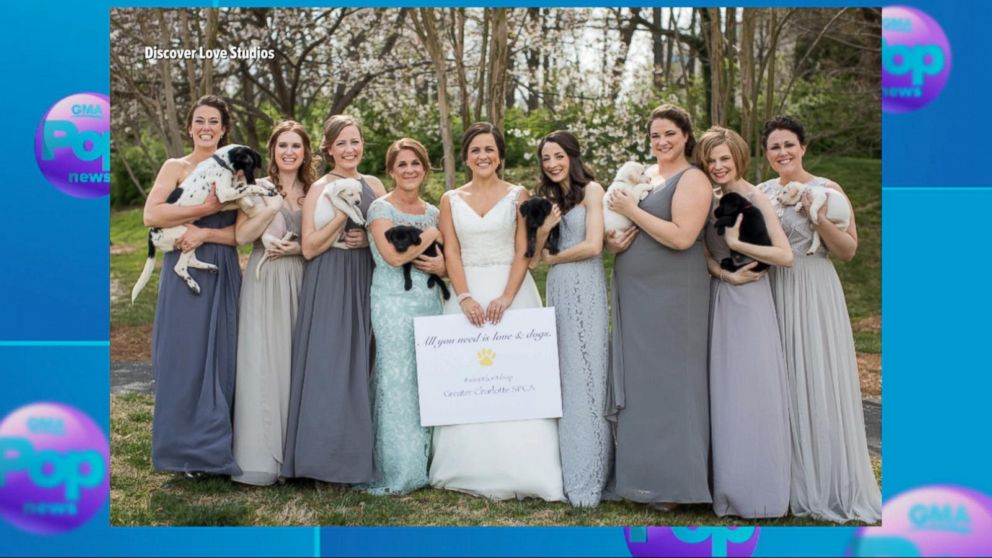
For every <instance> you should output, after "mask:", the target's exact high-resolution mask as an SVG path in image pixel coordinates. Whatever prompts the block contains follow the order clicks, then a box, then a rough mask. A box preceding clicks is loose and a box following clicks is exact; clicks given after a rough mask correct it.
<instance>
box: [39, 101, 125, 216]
mask: <svg viewBox="0 0 992 558" xmlns="http://www.w3.org/2000/svg"><path fill="white" fill-rule="evenodd" d="M34 157H35V160H37V161H38V168H39V169H41V174H43V175H45V178H47V179H48V181H49V182H51V183H52V184H53V185H54V186H55V187H56V188H58V189H59V190H62V191H63V192H64V193H66V194H69V195H70V196H76V197H77V198H99V197H101V196H106V195H107V194H109V193H110V99H109V98H108V97H107V96H106V95H102V94H100V93H76V94H75V95H69V96H68V97H66V98H64V99H62V100H61V101H59V102H57V103H55V106H53V107H52V108H51V109H49V111H48V113H46V114H45V117H44V118H42V119H41V122H40V123H39V124H38V130H37V131H36V132H35V135H34Z"/></svg>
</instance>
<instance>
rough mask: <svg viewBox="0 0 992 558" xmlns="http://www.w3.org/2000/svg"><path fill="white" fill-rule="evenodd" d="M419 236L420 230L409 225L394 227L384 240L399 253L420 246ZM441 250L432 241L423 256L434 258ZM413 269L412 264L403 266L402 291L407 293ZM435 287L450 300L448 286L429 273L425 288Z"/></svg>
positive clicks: (435, 242) (410, 285)
mask: <svg viewBox="0 0 992 558" xmlns="http://www.w3.org/2000/svg"><path fill="white" fill-rule="evenodd" d="M420 234H421V230H420V229H418V228H417V227H411V226H409V225H396V226H395V227H392V228H390V229H388V230H387V231H386V240H388V241H389V243H390V244H392V245H393V248H396V251H397V252H399V253H401V254H402V253H403V252H406V251H407V250H408V249H409V248H410V247H411V246H420V242H421V240H420ZM440 249H441V243H440V242H437V241H434V242H433V243H431V245H430V246H429V247H428V248H427V249H426V250H424V254H425V255H427V256H431V257H436V256H437V254H438V250H440ZM411 267H413V262H407V263H405V264H403V289H404V290H407V291H409V290H410V289H412V288H413V280H412V279H411V278H410V268H411ZM434 286H437V288H439V289H441V296H442V297H443V298H444V300H448V299H449V298H451V293H450V292H449V291H448V286H447V285H445V284H444V280H443V279H441V278H440V277H438V276H437V275H435V274H433V273H431V275H430V277H428V278H427V288H428V289H429V288H432V287H434Z"/></svg>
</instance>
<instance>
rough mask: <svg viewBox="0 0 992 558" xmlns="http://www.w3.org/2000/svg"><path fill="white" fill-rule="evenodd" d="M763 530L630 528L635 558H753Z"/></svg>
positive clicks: (629, 544) (626, 532)
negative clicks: (666, 557) (733, 557)
mask: <svg viewBox="0 0 992 558" xmlns="http://www.w3.org/2000/svg"><path fill="white" fill-rule="evenodd" d="M760 531H761V528H760V527H627V528H625V529H624V536H625V537H626V539H627V548H628V549H629V550H630V554H631V556H634V557H635V558H639V557H641V556H751V555H752V554H754V549H755V548H756V547H757V546H758V536H759V534H760Z"/></svg>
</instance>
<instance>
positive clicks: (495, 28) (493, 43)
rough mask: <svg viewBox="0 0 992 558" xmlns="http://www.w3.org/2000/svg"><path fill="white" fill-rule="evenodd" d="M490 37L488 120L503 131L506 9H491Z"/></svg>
mask: <svg viewBox="0 0 992 558" xmlns="http://www.w3.org/2000/svg"><path fill="white" fill-rule="evenodd" d="M491 13H492V36H491V39H490V42H489V83H488V84H487V85H488V88H487V89H488V91H487V97H488V99H487V101H488V103H487V104H488V111H487V114H488V118H489V122H491V123H492V124H493V125H494V126H496V127H497V128H499V129H500V130H502V129H503V119H504V117H505V114H506V108H505V107H506V82H507V75H506V74H507V65H508V62H509V55H510V52H509V44H508V39H509V37H508V34H509V30H508V28H507V21H506V20H507V8H493V9H492V10H491Z"/></svg>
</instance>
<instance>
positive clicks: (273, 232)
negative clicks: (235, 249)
mask: <svg viewBox="0 0 992 558" xmlns="http://www.w3.org/2000/svg"><path fill="white" fill-rule="evenodd" d="M261 240H262V246H265V249H266V250H270V249H272V247H273V246H274V245H275V244H274V243H275V241H276V240H281V241H283V242H286V241H290V240H296V233H294V232H293V231H291V230H289V227H288V225H287V224H286V218H285V217H283V216H282V212H279V213H276V216H275V217H273V218H272V222H271V223H269V226H268V227H266V228H265V232H264V233H262V239H261ZM268 260H269V254H268V252H265V253H263V254H262V258H261V259H260V260H258V265H257V266H255V279H261V278H262V264H264V263H265V262H267V261H268Z"/></svg>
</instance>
